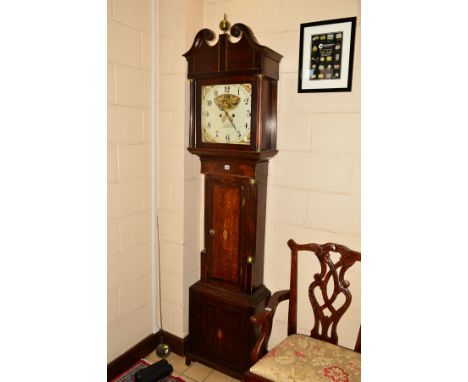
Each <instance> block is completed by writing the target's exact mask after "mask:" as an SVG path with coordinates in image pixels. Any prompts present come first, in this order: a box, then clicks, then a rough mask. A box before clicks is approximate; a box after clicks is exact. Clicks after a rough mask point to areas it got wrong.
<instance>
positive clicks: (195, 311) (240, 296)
mask: <svg viewBox="0 0 468 382" xmlns="http://www.w3.org/2000/svg"><path fill="white" fill-rule="evenodd" d="M270 296H271V293H270V291H269V290H268V289H267V288H266V287H265V286H264V285H261V286H260V287H259V288H257V289H256V291H255V292H254V293H253V294H251V295H249V294H245V293H240V292H233V291H229V290H226V289H224V288H220V287H217V286H213V285H211V284H209V283H206V282H203V281H199V282H197V283H195V284H194V285H192V286H191V287H190V289H189V300H190V301H189V332H190V337H189V352H188V353H187V355H186V357H187V358H186V362H187V364H190V362H191V361H198V362H201V363H203V364H206V365H207V366H209V367H212V368H214V369H217V370H219V371H221V372H223V373H225V374H228V375H230V376H232V377H234V378H239V379H241V378H242V375H243V373H244V372H245V371H246V370H247V369H248V368H249V367H250V366H251V365H250V350H251V349H252V348H253V345H254V343H255V341H256V339H257V338H258V335H259V334H260V333H259V330H258V328H254V327H253V326H252V325H251V324H250V322H249V318H250V316H252V315H253V314H254V313H256V312H259V311H261V310H263V309H264V308H265V306H266V303H267V301H268V299H269V298H270Z"/></svg>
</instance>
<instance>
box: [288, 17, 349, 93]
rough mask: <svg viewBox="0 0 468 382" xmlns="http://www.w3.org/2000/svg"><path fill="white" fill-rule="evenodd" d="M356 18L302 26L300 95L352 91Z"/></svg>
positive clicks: (298, 85) (299, 76)
mask: <svg viewBox="0 0 468 382" xmlns="http://www.w3.org/2000/svg"><path fill="white" fill-rule="evenodd" d="M355 39H356V17H347V18H342V19H333V20H323V21H315V22H310V23H304V24H301V29H300V42H299V69H298V84H297V91H298V93H312V92H350V91H351V88H352V80H353V62H354V44H355Z"/></svg>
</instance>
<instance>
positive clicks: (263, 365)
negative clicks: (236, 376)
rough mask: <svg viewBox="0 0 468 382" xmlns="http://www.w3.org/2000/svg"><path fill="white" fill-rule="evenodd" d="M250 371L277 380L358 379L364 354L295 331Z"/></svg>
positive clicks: (346, 381)
mask: <svg viewBox="0 0 468 382" xmlns="http://www.w3.org/2000/svg"><path fill="white" fill-rule="evenodd" d="M250 372H251V373H253V374H256V375H259V376H261V377H263V378H267V379H270V380H272V381H277V382H293V381H302V382H312V381H323V382H358V381H360V380H361V354H359V353H357V352H354V351H352V350H349V349H346V348H343V347H341V346H337V345H332V344H330V343H328V342H325V341H320V340H316V339H315V338H311V337H308V336H305V335H301V334H294V335H291V336H289V337H287V338H286V339H285V340H284V341H283V342H281V343H280V344H279V345H278V346H276V347H275V348H273V349H272V350H271V351H270V352H269V353H268V354H266V355H265V356H264V357H263V358H262V359H260V360H259V361H258V362H257V363H256V364H255V365H253V366H252V367H251V368H250Z"/></svg>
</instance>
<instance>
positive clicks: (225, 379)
mask: <svg viewBox="0 0 468 382" xmlns="http://www.w3.org/2000/svg"><path fill="white" fill-rule="evenodd" d="M231 380H232V377H230V376H228V375H226V374H223V373H220V372H219V371H216V370H215V371H213V372H212V373H211V374H210V375H209V376H208V378H206V379H205V382H231Z"/></svg>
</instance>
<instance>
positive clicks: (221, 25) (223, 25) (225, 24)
mask: <svg viewBox="0 0 468 382" xmlns="http://www.w3.org/2000/svg"><path fill="white" fill-rule="evenodd" d="M230 26H231V24H230V23H229V21H228V20H227V16H226V14H224V19H223V20H221V22H220V23H219V28H220V29H221V30H222V31H223V32H224V33H226V32H227V31H228V30H229V28H230Z"/></svg>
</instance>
